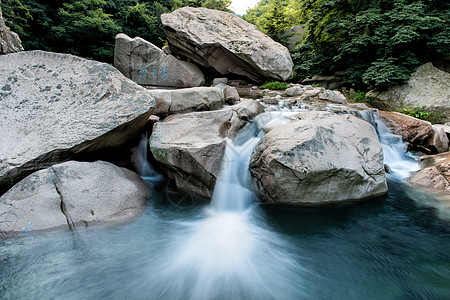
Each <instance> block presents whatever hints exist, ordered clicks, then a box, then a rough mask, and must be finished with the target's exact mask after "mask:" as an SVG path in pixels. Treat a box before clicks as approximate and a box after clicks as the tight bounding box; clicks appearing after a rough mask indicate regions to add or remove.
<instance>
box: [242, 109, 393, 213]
mask: <svg viewBox="0 0 450 300" xmlns="http://www.w3.org/2000/svg"><path fill="white" fill-rule="evenodd" d="M267 131H268V132H267V133H266V135H265V136H264V137H263V138H262V139H261V141H260V142H259V144H258V146H257V147H256V149H255V151H254V153H253V156H252V160H251V165H250V171H251V173H252V175H253V176H254V177H255V178H256V179H257V181H258V185H259V190H260V194H261V195H262V198H264V199H265V200H266V201H267V202H270V203H279V204H289V205H322V204H327V203H337V202H348V201H358V200H363V199H367V198H372V197H376V196H380V195H383V194H386V193H387V185H386V179H385V172H384V165H383V153H382V148H381V145H380V143H379V141H378V137H377V134H376V132H375V129H374V128H373V127H372V126H371V125H370V124H369V123H368V122H366V121H363V120H361V119H359V118H357V117H354V116H352V115H337V114H334V113H329V112H318V111H312V112H304V113H299V114H298V115H296V116H294V117H293V118H292V120H291V121H290V122H288V123H282V124H280V125H278V126H273V127H270V128H268V129H267Z"/></svg>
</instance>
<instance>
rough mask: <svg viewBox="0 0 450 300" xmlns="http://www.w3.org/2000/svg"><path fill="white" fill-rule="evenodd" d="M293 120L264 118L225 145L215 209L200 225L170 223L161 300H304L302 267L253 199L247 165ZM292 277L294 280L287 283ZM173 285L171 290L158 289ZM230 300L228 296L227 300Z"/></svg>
mask: <svg viewBox="0 0 450 300" xmlns="http://www.w3.org/2000/svg"><path fill="white" fill-rule="evenodd" d="M287 115H288V114H286V113H282V112H277V113H272V114H266V113H264V114H261V115H260V116H258V117H256V118H255V119H254V120H253V122H249V123H248V124H247V125H246V126H245V127H244V128H243V129H242V130H241V132H240V133H239V135H238V136H237V137H236V138H235V139H234V140H231V139H227V140H226V149H225V153H224V157H223V160H222V166H221V173H220V175H219V177H218V179H217V181H216V185H215V188H214V192H213V196H212V200H211V204H210V205H209V206H208V207H206V209H205V210H204V215H202V216H201V217H200V218H199V219H198V220H195V221H188V222H186V221H180V222H176V223H175V224H172V226H174V233H173V235H172V236H171V237H170V247H168V248H169V249H170V250H169V251H167V252H164V254H163V257H161V258H159V260H160V261H162V262H163V263H162V264H161V265H158V267H159V268H161V270H157V271H156V272H155V270H154V269H152V273H155V274H160V275H159V276H158V277H155V278H151V282H152V290H154V291H155V295H156V298H158V299H193V300H198V299H299V298H300V299H301V298H304V296H305V294H304V293H305V291H304V290H303V288H302V278H301V277H302V274H303V273H304V272H305V271H304V269H303V268H302V267H301V266H300V265H299V264H298V260H299V258H296V257H293V256H292V254H291V252H292V251H290V250H289V249H290V247H291V246H290V245H289V244H288V243H287V242H286V241H284V239H283V238H281V237H280V236H279V235H278V234H277V233H275V232H272V231H271V230H269V229H267V228H266V227H267V225H266V224H265V222H264V220H262V216H261V215H260V211H259V208H258V206H257V205H255V204H254V202H253V200H254V198H255V194H254V193H253V191H252V182H251V175H250V172H249V164H250V160H251V155H252V153H253V150H254V148H255V147H256V145H257V144H258V142H259V140H260V139H261V138H262V136H263V131H262V130H261V129H262V128H263V127H264V126H266V125H267V124H269V123H270V122H276V121H277V120H278V121H281V120H283V119H284V118H283V117H286V116H287ZM287 279H289V280H287ZM166 282H170V283H171V289H170V290H168V289H161V287H164V286H166V285H165V284H164V283H166ZM225 295H228V296H225Z"/></svg>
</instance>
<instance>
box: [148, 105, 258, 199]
mask: <svg viewBox="0 0 450 300" xmlns="http://www.w3.org/2000/svg"><path fill="white" fill-rule="evenodd" d="M263 111H264V109H263V107H262V106H261V105H260V104H259V102H257V101H253V100H247V101H243V102H241V103H239V104H236V105H233V106H229V107H226V108H223V109H221V110H216V111H207V112H193V113H188V114H178V115H172V116H169V117H167V118H166V119H165V120H163V121H162V122H159V123H157V124H155V127H154V130H153V134H152V136H151V138H150V150H151V152H152V154H153V156H154V158H155V159H156V160H157V161H158V162H159V163H160V166H161V167H162V168H164V169H165V171H166V172H167V173H168V175H169V177H171V178H173V179H174V180H175V183H176V185H177V187H178V188H180V189H183V190H188V191H191V192H193V193H195V194H198V195H201V196H204V197H211V195H212V190H213V188H214V184H215V181H216V178H217V176H218V175H219V172H220V166H221V162H222V157H223V154H224V150H225V138H227V137H228V138H231V137H234V136H236V134H237V132H238V131H239V129H241V128H242V127H243V126H244V125H245V124H246V123H247V122H248V121H249V120H251V119H252V118H254V117H255V116H256V115H258V114H260V113H262V112H263Z"/></svg>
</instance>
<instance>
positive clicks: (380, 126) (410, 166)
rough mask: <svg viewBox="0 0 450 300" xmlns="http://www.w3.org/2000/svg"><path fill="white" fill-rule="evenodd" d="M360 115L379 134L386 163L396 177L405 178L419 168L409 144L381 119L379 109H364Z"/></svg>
mask: <svg viewBox="0 0 450 300" xmlns="http://www.w3.org/2000/svg"><path fill="white" fill-rule="evenodd" d="M358 115H359V116H360V117H361V118H363V119H364V120H366V121H367V122H369V123H370V124H372V126H373V127H374V128H375V129H376V131H377V134H378V139H379V140H380V143H381V146H382V148H383V156H384V163H385V164H386V165H387V166H388V167H389V169H390V170H391V175H392V176H394V177H395V178H398V179H401V180H405V179H407V178H408V177H409V175H410V174H411V173H412V172H414V171H416V170H418V169H419V165H418V163H417V157H415V156H414V155H413V154H411V153H410V152H407V150H408V149H407V146H406V144H405V143H404V142H403V139H402V137H401V136H399V135H396V134H393V133H392V132H391V130H390V129H389V128H388V127H387V126H386V125H385V124H384V122H383V121H382V120H381V119H380V116H379V113H378V110H364V111H360V112H358Z"/></svg>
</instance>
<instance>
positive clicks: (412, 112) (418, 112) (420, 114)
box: [399, 106, 441, 123]
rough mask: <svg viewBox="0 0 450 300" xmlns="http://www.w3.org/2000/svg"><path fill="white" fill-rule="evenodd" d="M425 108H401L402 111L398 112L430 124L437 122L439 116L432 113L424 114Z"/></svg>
mask: <svg viewBox="0 0 450 300" xmlns="http://www.w3.org/2000/svg"><path fill="white" fill-rule="evenodd" d="M425 110H426V106H422V107H416V108H414V109H409V108H407V107H403V109H402V110H400V111H399V112H401V113H403V114H405V115H408V116H411V117H414V118H417V119H421V120H425V121H428V122H431V123H437V122H439V119H440V118H441V114H436V113H434V112H426V111H425Z"/></svg>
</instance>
